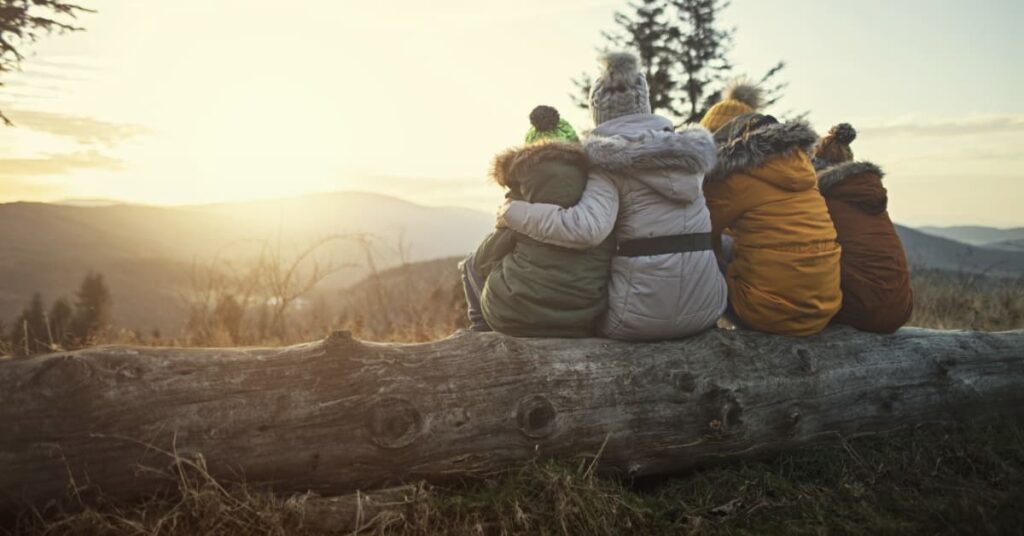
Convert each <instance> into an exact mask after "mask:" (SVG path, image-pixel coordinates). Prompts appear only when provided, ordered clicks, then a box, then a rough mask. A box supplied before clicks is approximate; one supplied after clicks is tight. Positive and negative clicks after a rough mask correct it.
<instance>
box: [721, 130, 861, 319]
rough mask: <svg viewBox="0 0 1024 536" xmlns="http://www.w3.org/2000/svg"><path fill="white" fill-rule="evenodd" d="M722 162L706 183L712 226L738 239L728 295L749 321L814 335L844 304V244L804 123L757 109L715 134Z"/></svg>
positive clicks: (728, 275) (811, 137) (812, 137)
mask: <svg viewBox="0 0 1024 536" xmlns="http://www.w3.org/2000/svg"><path fill="white" fill-rule="evenodd" d="M715 138H716V142H718V146H719V162H718V166H717V167H716V168H715V170H714V172H712V174H710V175H709V176H708V181H707V182H706V183H705V186H704V193H705V195H706V197H707V204H708V208H709V209H710V211H711V226H712V234H713V236H714V237H716V241H719V242H718V243H720V237H721V235H722V234H723V233H724V234H726V235H729V236H731V237H732V238H733V240H734V246H733V256H732V260H731V262H730V263H729V268H728V271H727V273H726V281H727V282H728V285H729V301H730V304H731V305H732V308H733V310H734V311H735V312H736V314H737V315H738V316H739V319H740V321H742V322H743V323H744V324H746V325H747V326H749V327H751V328H753V329H757V330H760V331H766V332H769V333H777V334H781V335H801V336H802V335H812V334H814V333H817V332H819V331H821V330H822V329H824V328H825V327H826V326H827V325H828V323H829V321H830V320H831V319H832V317H833V316H834V315H835V314H836V312H837V311H839V307H840V304H841V303H842V292H841V291H840V287H839V259H840V248H839V244H838V243H837V242H836V231H835V227H833V225H832V220H831V219H830V218H829V214H828V209H827V208H826V206H825V200H824V199H823V198H822V197H821V194H820V192H819V191H818V181H817V176H816V175H815V172H814V166H813V165H811V161H810V158H809V157H808V155H807V150H808V149H809V148H810V147H811V145H812V144H813V143H814V142H815V140H816V139H817V136H816V135H815V134H814V132H813V131H812V130H811V129H810V127H808V126H807V125H805V124H803V123H785V124H780V123H777V122H774V121H773V120H771V119H770V118H768V120H767V121H766V120H765V116H760V115H759V114H748V115H744V116H740V117H738V118H736V119H735V120H734V121H733V122H732V123H730V124H728V125H726V126H724V127H722V129H720V130H719V131H718V133H716V135H715Z"/></svg>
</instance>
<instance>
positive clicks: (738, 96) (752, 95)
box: [722, 79, 763, 110]
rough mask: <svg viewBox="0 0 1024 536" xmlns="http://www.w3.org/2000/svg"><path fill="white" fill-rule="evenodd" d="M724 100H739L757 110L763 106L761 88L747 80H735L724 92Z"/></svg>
mask: <svg viewBox="0 0 1024 536" xmlns="http://www.w3.org/2000/svg"><path fill="white" fill-rule="evenodd" d="M722 100H737V101H740V102H742V103H743V104H746V105H747V106H750V107H751V108H753V109H755V110H757V109H759V108H760V107H761V103H762V102H763V101H762V94H761V88H759V87H757V85H755V84H752V83H750V82H748V81H747V80H742V79H738V80H733V81H732V82H731V83H730V84H729V86H728V87H726V88H725V92H724V93H722Z"/></svg>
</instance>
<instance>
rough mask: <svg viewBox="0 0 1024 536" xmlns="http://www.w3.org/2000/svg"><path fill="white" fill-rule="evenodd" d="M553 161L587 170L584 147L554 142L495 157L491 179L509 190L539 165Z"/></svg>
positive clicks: (519, 148) (541, 143) (517, 149)
mask: <svg viewBox="0 0 1024 536" xmlns="http://www.w3.org/2000/svg"><path fill="white" fill-rule="evenodd" d="M551 161H558V162H565V163H567V164H572V165H575V166H578V167H579V168H580V169H583V170H586V168H587V156H586V154H585V153H584V152H583V147H581V146H580V145H579V144H578V143H572V142H567V141H557V140H552V141H544V142H539V143H534V144H531V145H526V146H523V147H515V148H512V149H508V150H507V151H505V152H503V153H501V154H499V155H498V156H496V157H494V163H493V164H492V165H491V178H492V179H494V182H496V183H498V184H499V185H501V186H504V187H506V188H508V187H509V186H511V185H513V184H515V183H517V182H519V181H520V179H521V178H522V177H523V176H524V175H526V174H529V173H530V172H531V171H533V169H534V168H535V167H536V166H537V165H538V164H541V163H543V162H551Z"/></svg>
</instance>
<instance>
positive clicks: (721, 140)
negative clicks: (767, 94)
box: [708, 113, 818, 181]
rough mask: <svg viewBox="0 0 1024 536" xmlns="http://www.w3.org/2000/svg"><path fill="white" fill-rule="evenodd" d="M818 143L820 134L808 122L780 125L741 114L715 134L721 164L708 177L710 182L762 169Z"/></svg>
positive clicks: (758, 115) (773, 120)
mask: <svg viewBox="0 0 1024 536" xmlns="http://www.w3.org/2000/svg"><path fill="white" fill-rule="evenodd" d="M817 141H818V135H817V134H815V132H814V130H812V129H811V127H810V126H809V125H808V124H807V123H805V122H802V121H793V122H789V123H779V122H778V121H776V120H775V119H774V118H772V117H771V116H766V115H762V114H757V113H752V114H745V115H741V116H739V117H737V118H736V119H734V120H732V121H730V122H729V123H728V124H726V125H725V126H723V127H722V128H720V129H719V130H718V131H717V132H716V133H715V143H716V144H717V145H718V165H717V166H715V168H714V169H713V170H712V171H711V173H709V174H708V181H721V180H725V179H726V178H728V177H729V176H730V175H733V174H734V173H740V172H745V171H750V170H752V169H755V168H758V167H761V166H763V165H764V164H765V163H767V162H768V161H769V160H771V159H772V158H775V157H777V156H780V155H785V154H787V153H790V152H792V151H793V150H794V149H799V150H801V151H803V152H805V153H809V151H810V150H811V148H812V147H814V144H815V142H817Z"/></svg>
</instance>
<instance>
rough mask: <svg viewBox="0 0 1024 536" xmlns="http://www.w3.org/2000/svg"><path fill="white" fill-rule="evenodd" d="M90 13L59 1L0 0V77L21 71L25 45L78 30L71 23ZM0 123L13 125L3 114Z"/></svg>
mask: <svg viewBox="0 0 1024 536" xmlns="http://www.w3.org/2000/svg"><path fill="white" fill-rule="evenodd" d="M89 11H91V10H89V9H86V8H84V7H81V6H79V5H76V4H72V3H68V2H64V1H62V0H0V75H4V74H6V73H8V72H10V71H17V70H19V69H21V62H22V60H24V59H25V53H24V52H23V48H24V46H25V45H27V44H29V43H33V42H35V41H37V40H38V39H39V38H40V37H42V36H43V35H46V34H51V33H64V32H74V31H79V30H81V29H82V28H80V27H78V26H75V25H74V21H75V20H76V19H77V18H78V14H79V13H83V12H89ZM0 85H2V83H0ZM0 120H2V121H3V122H4V124H5V125H8V126H10V125H11V124H12V123H11V121H10V119H8V118H7V116H6V115H4V114H3V112H2V111H0Z"/></svg>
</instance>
